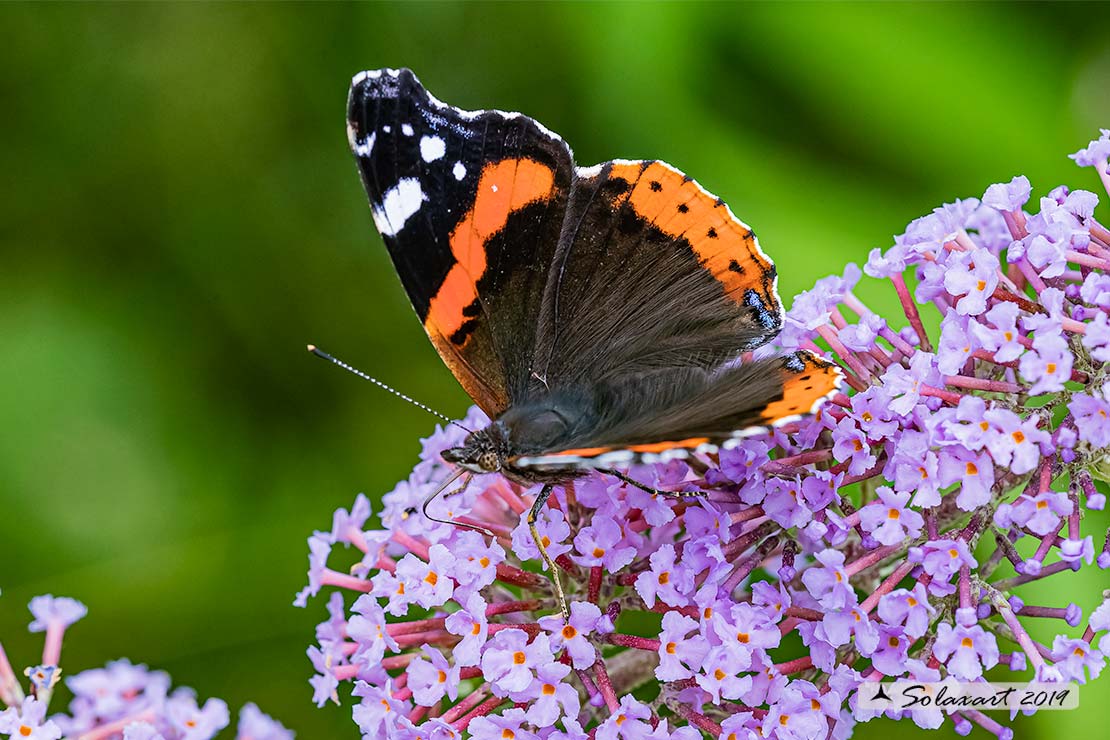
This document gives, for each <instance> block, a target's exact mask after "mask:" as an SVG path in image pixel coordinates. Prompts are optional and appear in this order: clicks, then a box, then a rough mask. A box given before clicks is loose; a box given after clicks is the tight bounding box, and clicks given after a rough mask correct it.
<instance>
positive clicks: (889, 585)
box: [859, 560, 914, 614]
mask: <svg viewBox="0 0 1110 740" xmlns="http://www.w3.org/2000/svg"><path fill="white" fill-rule="evenodd" d="M913 565H914V564H913V563H911V562H910V561H908V560H906V561H903V562H902V563H900V564H899V565H898V567H897V568H895V569H894V572H893V573H891V574H890V575H889V576H887V577H886V579H885V580H883V582H882V583H881V584H879V587H878V588H877V589H875V590H874V591H873V592H872V593H870V594H869V595H868V596H867V598H866V599H864V600H863V603H862V604H860V605H859V608H860V611H861V612H863V613H864V614H868V613H869V612H870V611H871V610H872V609H874V608H875V605H876V604H878V603H879V599H881V598H882V597H884V596H886V595H887V594H888V593H890V592H891V591H893V590H894V587H895V586H897V585H898V584H899V583H900V582H901V580H902V579H903V578H905V577H906V576H907V575H909V573H910V571H911V570H913Z"/></svg>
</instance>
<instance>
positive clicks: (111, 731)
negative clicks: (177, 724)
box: [77, 709, 155, 740]
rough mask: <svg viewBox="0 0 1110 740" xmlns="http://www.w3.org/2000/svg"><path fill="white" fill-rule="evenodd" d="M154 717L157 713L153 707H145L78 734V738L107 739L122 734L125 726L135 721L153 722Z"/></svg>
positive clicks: (81, 739) (83, 739)
mask: <svg viewBox="0 0 1110 740" xmlns="http://www.w3.org/2000/svg"><path fill="white" fill-rule="evenodd" d="M154 718H155V714H154V710H153V709H144V710H143V711H141V712H139V713H138V714H132V715H131V716H129V717H124V718H123V719H117V720H116V721H115V722H109V723H108V724H106V725H101V726H100V727H97V728H96V729H94V730H89V731H88V732H86V733H85V734H84V735H78V736H77V740H105V739H106V738H109V737H112V736H113V735H120V734H121V733H122V732H123V728H125V727H127V726H128V725H129V724H131V723H133V722H153V721H154Z"/></svg>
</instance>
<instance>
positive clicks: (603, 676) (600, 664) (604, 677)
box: [593, 658, 620, 712]
mask: <svg viewBox="0 0 1110 740" xmlns="http://www.w3.org/2000/svg"><path fill="white" fill-rule="evenodd" d="M593 671H594V680H595V681H597V688H598V691H600V692H601V696H602V698H603V699H605V706H607V707H609V711H610V712H616V711H617V709H619V708H620V702H618V701H617V694H616V692H615V691H613V682H612V681H610V680H609V672H608V671H606V670H605V661H603V660H601V659H600V658H599V659H598V661H597V662H596V663H594V667H593Z"/></svg>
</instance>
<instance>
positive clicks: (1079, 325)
mask: <svg viewBox="0 0 1110 740" xmlns="http://www.w3.org/2000/svg"><path fill="white" fill-rule="evenodd" d="M1060 323H1061V324H1063V327H1064V331H1070V332H1071V333H1072V334H1080V335H1083V336H1086V334H1087V325H1086V324H1084V323H1083V322H1081V321H1076V320H1075V319H1069V318H1067V317H1066V316H1065V317H1063V318H1061V319H1060Z"/></svg>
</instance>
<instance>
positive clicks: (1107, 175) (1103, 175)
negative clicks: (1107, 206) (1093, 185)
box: [1094, 160, 1110, 195]
mask: <svg viewBox="0 0 1110 740" xmlns="http://www.w3.org/2000/svg"><path fill="white" fill-rule="evenodd" d="M1094 171H1096V172H1098V173H1099V180H1101V181H1102V187H1103V189H1104V190H1106V191H1107V195H1110V172H1108V171H1107V161H1106V160H1099V161H1098V162H1096V163H1094Z"/></svg>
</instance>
